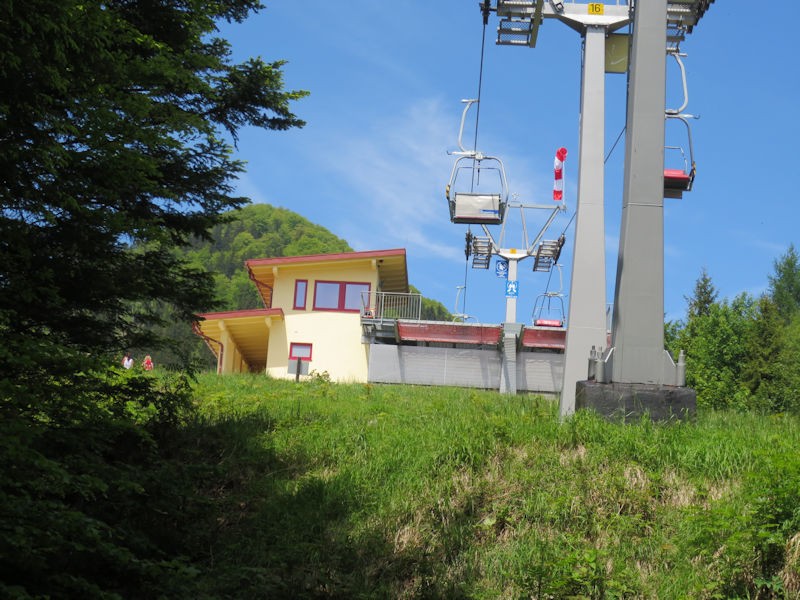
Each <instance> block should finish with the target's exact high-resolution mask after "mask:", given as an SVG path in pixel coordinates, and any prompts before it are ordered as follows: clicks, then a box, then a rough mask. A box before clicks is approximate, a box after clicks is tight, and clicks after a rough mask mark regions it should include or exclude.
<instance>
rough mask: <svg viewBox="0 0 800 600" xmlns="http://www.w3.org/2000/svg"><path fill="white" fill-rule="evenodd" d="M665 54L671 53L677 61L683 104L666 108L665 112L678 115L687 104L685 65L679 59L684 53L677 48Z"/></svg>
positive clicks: (687, 88) (687, 91)
mask: <svg viewBox="0 0 800 600" xmlns="http://www.w3.org/2000/svg"><path fill="white" fill-rule="evenodd" d="M667 54H670V55H672V57H673V58H674V59H675V62H677V63H678V68H679V69H680V72H681V84H682V85H683V104H681V105H680V107H679V108H668V109H667V111H666V112H667V115H680V114H681V113H683V111H684V110H686V107H687V106H688V105H689V86H688V85H687V84H686V67H685V66H684V64H683V61H682V60H681V57H682V56H686V55H685V54H682V53H680V52H679V51H678V50H677V49H676V50H675V51H671V52H668V53H667Z"/></svg>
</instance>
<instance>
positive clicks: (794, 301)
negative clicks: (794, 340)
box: [769, 244, 800, 323]
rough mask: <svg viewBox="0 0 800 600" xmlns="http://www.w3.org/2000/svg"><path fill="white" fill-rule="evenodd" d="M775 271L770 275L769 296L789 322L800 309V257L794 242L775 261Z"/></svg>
mask: <svg viewBox="0 0 800 600" xmlns="http://www.w3.org/2000/svg"><path fill="white" fill-rule="evenodd" d="M773 267H774V269H775V272H774V273H773V274H772V275H770V276H769V296H770V298H771V299H772V301H773V302H774V303H775V306H776V308H777V310H778V314H779V315H780V316H781V318H782V319H783V322H784V323H788V322H789V321H790V320H791V319H792V317H793V316H794V315H796V314H797V312H798V311H800V257H798V255H797V251H796V250H795V248H794V245H793V244H790V245H789V249H788V250H787V251H786V253H785V254H784V255H783V256H781V257H780V258H779V259H778V260H776V261H775V262H774V263H773Z"/></svg>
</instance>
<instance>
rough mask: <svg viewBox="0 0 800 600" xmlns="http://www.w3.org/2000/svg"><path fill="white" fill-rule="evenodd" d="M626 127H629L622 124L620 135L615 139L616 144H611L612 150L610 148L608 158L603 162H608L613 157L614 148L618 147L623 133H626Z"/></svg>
mask: <svg viewBox="0 0 800 600" xmlns="http://www.w3.org/2000/svg"><path fill="white" fill-rule="evenodd" d="M626 127H627V126H626V125H623V126H622V131H620V132H619V135H618V136H617V139H616V140H615V141H614V144H613V145H612V146H611V150H609V151H608V154H606V159H605V160H604V161H603V164H606V163H607V162H608V159H609V158H610V157H611V153H612V152H614V148H616V147H617V144H619V141H620V139H622V134H623V133H625V128H626Z"/></svg>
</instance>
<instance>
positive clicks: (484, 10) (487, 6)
mask: <svg viewBox="0 0 800 600" xmlns="http://www.w3.org/2000/svg"><path fill="white" fill-rule="evenodd" d="M491 5H492V3H491V0H484V1H483V4H481V5H480V6H481V15H482V16H483V31H482V32H481V60H480V67H479V69H478V102H477V104H478V106H477V107H476V109H475V137H474V139H473V142H472V151H473V152H477V151H478V124H479V123H480V118H481V91H482V89H483V57H484V56H485V55H486V26H487V25H488V24H489V13H490V12H491ZM474 166H475V163H474V162H473V167H474ZM474 185H475V181H474V178H473V182H472V186H473V187H472V189H474ZM466 237H467V239H466V245H467V247H466V249H465V251H464V254H465V255H466V260H465V262H464V295H463V297H462V306H463V307H464V314H466V313H467V274H468V273H469V257H470V254H471V251H472V237H473V235H472V228H471V227H470V226H467V236H466Z"/></svg>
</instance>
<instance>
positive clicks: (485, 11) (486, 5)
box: [472, 0, 491, 152]
mask: <svg viewBox="0 0 800 600" xmlns="http://www.w3.org/2000/svg"><path fill="white" fill-rule="evenodd" d="M490 8H491V0H484V2H483V4H482V5H481V13H482V15H483V33H482V35H481V62H480V68H479V69H478V96H477V98H478V106H477V108H476V109H475V139H474V141H473V144H472V150H473V151H474V152H477V151H478V123H479V122H480V118H481V90H482V89H483V57H484V56H485V54H486V26H487V25H488V24H489V12H490Z"/></svg>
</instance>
